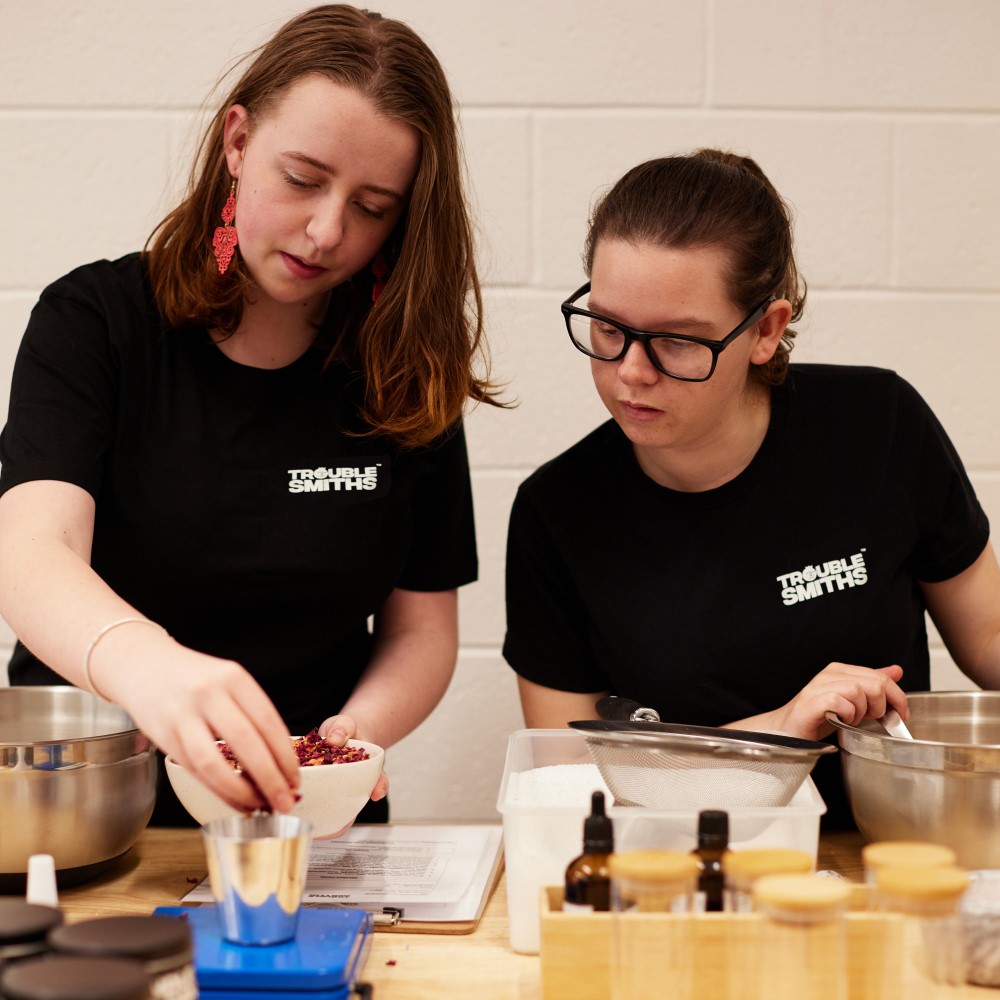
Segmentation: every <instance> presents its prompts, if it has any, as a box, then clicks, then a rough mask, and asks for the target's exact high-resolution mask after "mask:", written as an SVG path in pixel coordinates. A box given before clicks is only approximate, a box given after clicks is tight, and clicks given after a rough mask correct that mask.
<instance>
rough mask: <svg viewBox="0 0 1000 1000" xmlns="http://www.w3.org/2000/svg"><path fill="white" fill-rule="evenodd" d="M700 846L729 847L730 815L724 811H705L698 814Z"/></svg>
mask: <svg viewBox="0 0 1000 1000" xmlns="http://www.w3.org/2000/svg"><path fill="white" fill-rule="evenodd" d="M698 846H699V847H723V848H725V847H728V846H729V813H727V812H724V811H723V810H722V809H703V810H702V811H701V812H700V813H698Z"/></svg>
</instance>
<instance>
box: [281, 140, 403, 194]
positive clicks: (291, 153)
mask: <svg viewBox="0 0 1000 1000" xmlns="http://www.w3.org/2000/svg"><path fill="white" fill-rule="evenodd" d="M285 156H287V157H288V158H289V159H290V160H297V161H298V162H299V163H304V164H306V165H307V166H310V167H314V168H315V169H316V170H320V171H322V172H323V173H324V174H332V173H333V167H331V166H330V165H329V164H328V163H324V162H323V161H322V160H317V159H316V157H314V156H310V155H309V154H308V153H300V152H297V151H296V150H288V151H287V152H286V153H285ZM361 186H362V187H363V188H364V190H365V191H371V192H372V194H382V195H385V196H386V197H387V198H392V199H394V200H395V201H399V202H402V201H405V198H404V197H403V195H401V194H400V193H399V192H398V191H393V190H392V189H391V188H384V187H379V186H378V185H377V184H362V185H361Z"/></svg>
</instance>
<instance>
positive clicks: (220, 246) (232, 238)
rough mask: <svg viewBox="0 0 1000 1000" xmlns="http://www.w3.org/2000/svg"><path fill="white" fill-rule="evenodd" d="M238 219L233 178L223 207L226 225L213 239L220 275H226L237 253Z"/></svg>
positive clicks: (223, 219) (216, 231) (218, 230)
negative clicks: (235, 220) (236, 220)
mask: <svg viewBox="0 0 1000 1000" xmlns="http://www.w3.org/2000/svg"><path fill="white" fill-rule="evenodd" d="M235 218H236V178H235V177H234V178H233V181H232V184H230V185H229V197H228V198H227V199H226V203H225V205H223V206H222V221H223V222H224V223H225V225H222V226H219V228H218V229H216V230H215V235H214V236H213V237H212V253H214V254H215V259H216V260H217V261H218V263H219V274H225V273H226V271H227V269H228V268H229V264H230V262H231V261H232V259H233V254H234V253H235V252H236V244H237V243H239V238H238V237H237V235H236V227H235V226H234V225H233V219H235Z"/></svg>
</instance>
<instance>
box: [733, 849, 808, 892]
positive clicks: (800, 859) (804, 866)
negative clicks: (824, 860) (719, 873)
mask: <svg viewBox="0 0 1000 1000" xmlns="http://www.w3.org/2000/svg"><path fill="white" fill-rule="evenodd" d="M722 870H723V872H725V875H726V878H727V879H731V880H732V881H733V882H734V883H736V884H740V885H748V884H750V883H752V882H753V881H754V880H755V879H758V878H760V877H761V876H763V875H805V874H807V873H809V872H811V871H812V870H813V856H812V855H811V854H810V853H809V852H808V851H795V850H792V849H791V848H787V847H757V848H753V849H752V850H747V851H729V852H728V853H727V854H725V855H724V856H723V858H722Z"/></svg>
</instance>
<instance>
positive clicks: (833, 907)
mask: <svg viewBox="0 0 1000 1000" xmlns="http://www.w3.org/2000/svg"><path fill="white" fill-rule="evenodd" d="M850 896H851V887H850V885H849V884H848V883H847V882H843V881H841V880H840V879H835V878H824V877H823V876H822V875H762V876H761V877H760V878H759V879H757V881H756V882H754V884H753V898H754V902H755V903H756V904H758V905H759V906H761V907H763V908H765V909H767V910H775V911H780V912H782V913H784V914H787V915H789V916H791V917H793V918H794V917H795V916H796V915H800V916H802V917H808V916H810V915H812V916H816V917H821V916H827V915H830V916H833V915H835V914H836V913H837V912H838V911H839V910H842V909H846V908H847V903H848V900H849V899H850Z"/></svg>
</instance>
